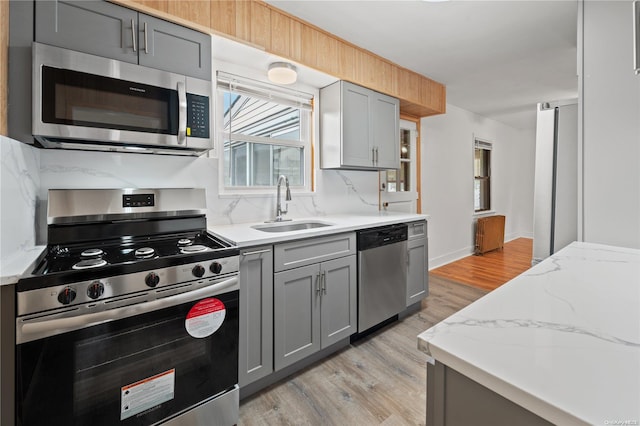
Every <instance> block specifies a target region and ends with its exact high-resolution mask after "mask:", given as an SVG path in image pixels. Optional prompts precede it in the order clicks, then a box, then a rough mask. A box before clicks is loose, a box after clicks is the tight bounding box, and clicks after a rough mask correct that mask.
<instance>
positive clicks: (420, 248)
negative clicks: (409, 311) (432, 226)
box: [407, 221, 429, 306]
mask: <svg viewBox="0 0 640 426" xmlns="http://www.w3.org/2000/svg"><path fill="white" fill-rule="evenodd" d="M408 237H409V241H408V242H407V250H408V262H409V263H408V271H407V306H410V305H413V304H414V303H417V302H419V301H420V300H422V299H423V298H425V297H427V295H428V294H429V273H428V272H427V270H428V269H429V266H428V258H429V245H428V241H429V240H428V238H427V222H426V221H419V222H412V223H409V228H408Z"/></svg>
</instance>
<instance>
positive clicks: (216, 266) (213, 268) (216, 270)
mask: <svg viewBox="0 0 640 426" xmlns="http://www.w3.org/2000/svg"><path fill="white" fill-rule="evenodd" d="M209 269H210V270H211V272H213V273H214V274H219V273H220V272H222V265H221V264H220V263H219V262H213V263H212V264H211V266H209Z"/></svg>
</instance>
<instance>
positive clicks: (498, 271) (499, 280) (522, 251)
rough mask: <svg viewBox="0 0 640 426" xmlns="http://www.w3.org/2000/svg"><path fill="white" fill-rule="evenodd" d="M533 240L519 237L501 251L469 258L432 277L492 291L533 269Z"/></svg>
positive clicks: (454, 263) (434, 273) (436, 271)
mask: <svg viewBox="0 0 640 426" xmlns="http://www.w3.org/2000/svg"><path fill="white" fill-rule="evenodd" d="M532 257H533V240H532V239H530V238H517V239H515V240H512V241H509V242H508V243H505V245H504V248H503V249H502V250H494V251H491V252H488V253H485V254H483V255H480V256H474V255H472V256H467V257H465V258H463V259H460V260H458V261H456V262H452V263H449V264H447V265H444V266H441V267H439V268H435V269H433V270H431V272H430V273H431V275H435V276H439V277H442V278H447V279H449V280H452V281H456V282H461V283H465V284H469V285H472V286H475V287H479V288H483V289H485V290H493V289H495V288H497V287H500V286H501V285H502V284H504V283H506V282H507V281H509V280H511V279H513V278H515V277H516V276H518V275H520V274H521V273H523V272H524V271H526V270H527V269H529V268H530V267H531V259H532Z"/></svg>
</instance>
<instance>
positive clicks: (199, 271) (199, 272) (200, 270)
mask: <svg viewBox="0 0 640 426" xmlns="http://www.w3.org/2000/svg"><path fill="white" fill-rule="evenodd" d="M191 273H192V274H193V276H194V277H198V278H200V277H201V276H203V275H204V273H205V270H204V266H202V265H196V266H194V267H193V269H192V270H191Z"/></svg>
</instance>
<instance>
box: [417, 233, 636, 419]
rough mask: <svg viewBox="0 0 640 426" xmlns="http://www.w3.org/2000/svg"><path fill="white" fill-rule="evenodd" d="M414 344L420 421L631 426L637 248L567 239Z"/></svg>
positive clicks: (634, 374)
mask: <svg viewBox="0 0 640 426" xmlns="http://www.w3.org/2000/svg"><path fill="white" fill-rule="evenodd" d="M418 346H419V348H420V349H422V350H423V351H424V352H426V353H427V354H428V355H429V356H430V362H429V363H428V368H427V425H455V424H519V425H521V424H550V423H553V424H562V425H578V424H594V425H613V424H623V425H639V424H640V250H636V249H628V248H620V247H613V246H605V245H600V244H592V243H572V244H571V245H569V246H568V247H566V248H564V249H563V250H561V251H559V252H558V253H556V254H554V255H553V256H551V257H549V258H547V259H546V260H544V261H543V262H542V263H540V264H538V265H536V266H535V267H533V268H531V269H530V270H528V271H527V272H525V273H523V274H522V275H520V276H518V277H516V278H515V279H513V280H511V281H510V282H508V283H507V284H505V285H503V286H501V287H500V288H498V289H496V290H494V291H493V292H491V293H489V294H487V295H486V296H484V297H483V298H481V299H479V300H478V301H476V302H475V303H473V304H471V305H469V306H468V307H466V308H465V309H463V310H461V311H459V312H457V313H456V314H454V315H452V316H451V317H449V318H447V319H446V320H444V321H442V322H441V323H439V324H437V325H436V326H434V327H432V328H430V329H429V330H427V331H425V332H423V333H422V334H420V335H419V336H418ZM470 421H471V423H469V422H470Z"/></svg>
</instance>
